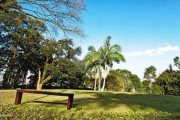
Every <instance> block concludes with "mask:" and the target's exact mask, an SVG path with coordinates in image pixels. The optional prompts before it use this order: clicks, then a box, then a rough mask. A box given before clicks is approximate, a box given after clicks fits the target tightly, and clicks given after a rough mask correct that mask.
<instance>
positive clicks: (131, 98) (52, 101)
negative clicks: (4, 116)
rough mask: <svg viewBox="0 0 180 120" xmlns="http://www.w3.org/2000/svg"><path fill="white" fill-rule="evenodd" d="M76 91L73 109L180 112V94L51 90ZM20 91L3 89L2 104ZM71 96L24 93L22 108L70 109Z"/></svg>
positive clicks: (1, 94)
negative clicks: (67, 105)
mask: <svg viewBox="0 0 180 120" xmlns="http://www.w3.org/2000/svg"><path fill="white" fill-rule="evenodd" d="M48 91H55V92H67V93H74V102H73V109H76V110H85V111H87V112H95V111H107V112H112V111H113V112H147V113H148V112H157V111H162V112H170V113H178V112H180V97H179V96H170V95H148V94H133V93H121V92H94V91H86V90H48ZM15 95H16V90H1V91H0V104H1V105H7V104H9V105H14V100H15ZM66 104H67V97H63V96H52V95H41V94H29V93H24V94H23V97H22V104H20V105H18V106H20V107H28V106H45V107H47V108H58V109H62V110H66Z"/></svg>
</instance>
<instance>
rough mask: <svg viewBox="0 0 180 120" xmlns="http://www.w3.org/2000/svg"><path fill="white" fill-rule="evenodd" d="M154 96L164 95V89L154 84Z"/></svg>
mask: <svg viewBox="0 0 180 120" xmlns="http://www.w3.org/2000/svg"><path fill="white" fill-rule="evenodd" d="M152 94H158V95H160V94H162V87H161V86H159V85H156V84H154V85H153V89H152Z"/></svg>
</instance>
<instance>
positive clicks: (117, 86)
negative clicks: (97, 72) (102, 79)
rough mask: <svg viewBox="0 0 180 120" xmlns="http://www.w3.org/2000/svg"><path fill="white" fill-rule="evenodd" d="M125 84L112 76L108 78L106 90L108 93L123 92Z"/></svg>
mask: <svg viewBox="0 0 180 120" xmlns="http://www.w3.org/2000/svg"><path fill="white" fill-rule="evenodd" d="M124 87H125V86H124V82H123V81H122V80H121V79H119V78H117V77H115V76H112V75H109V76H108V77H107V78H106V89H107V90H108V91H122V90H124Z"/></svg>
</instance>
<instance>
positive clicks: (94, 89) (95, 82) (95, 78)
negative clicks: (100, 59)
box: [94, 78, 97, 91]
mask: <svg viewBox="0 0 180 120" xmlns="http://www.w3.org/2000/svg"><path fill="white" fill-rule="evenodd" d="M96 84H97V79H96V78H95V83H94V91H95V90H96Z"/></svg>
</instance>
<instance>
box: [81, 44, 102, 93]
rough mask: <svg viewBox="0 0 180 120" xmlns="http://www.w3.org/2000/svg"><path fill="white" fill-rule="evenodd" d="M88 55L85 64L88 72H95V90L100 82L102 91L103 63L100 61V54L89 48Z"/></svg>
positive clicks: (93, 48)
mask: <svg viewBox="0 0 180 120" xmlns="http://www.w3.org/2000/svg"><path fill="white" fill-rule="evenodd" d="M88 51H89V52H88V54H87V55H86V56H85V59H84V62H85V67H86V71H89V70H90V71H91V72H93V76H94V79H95V81H94V90H96V85H97V80H98V90H100V83H101V78H102V70H101V62H100V60H99V53H98V51H96V49H95V47H93V46H89V48H88Z"/></svg>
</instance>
